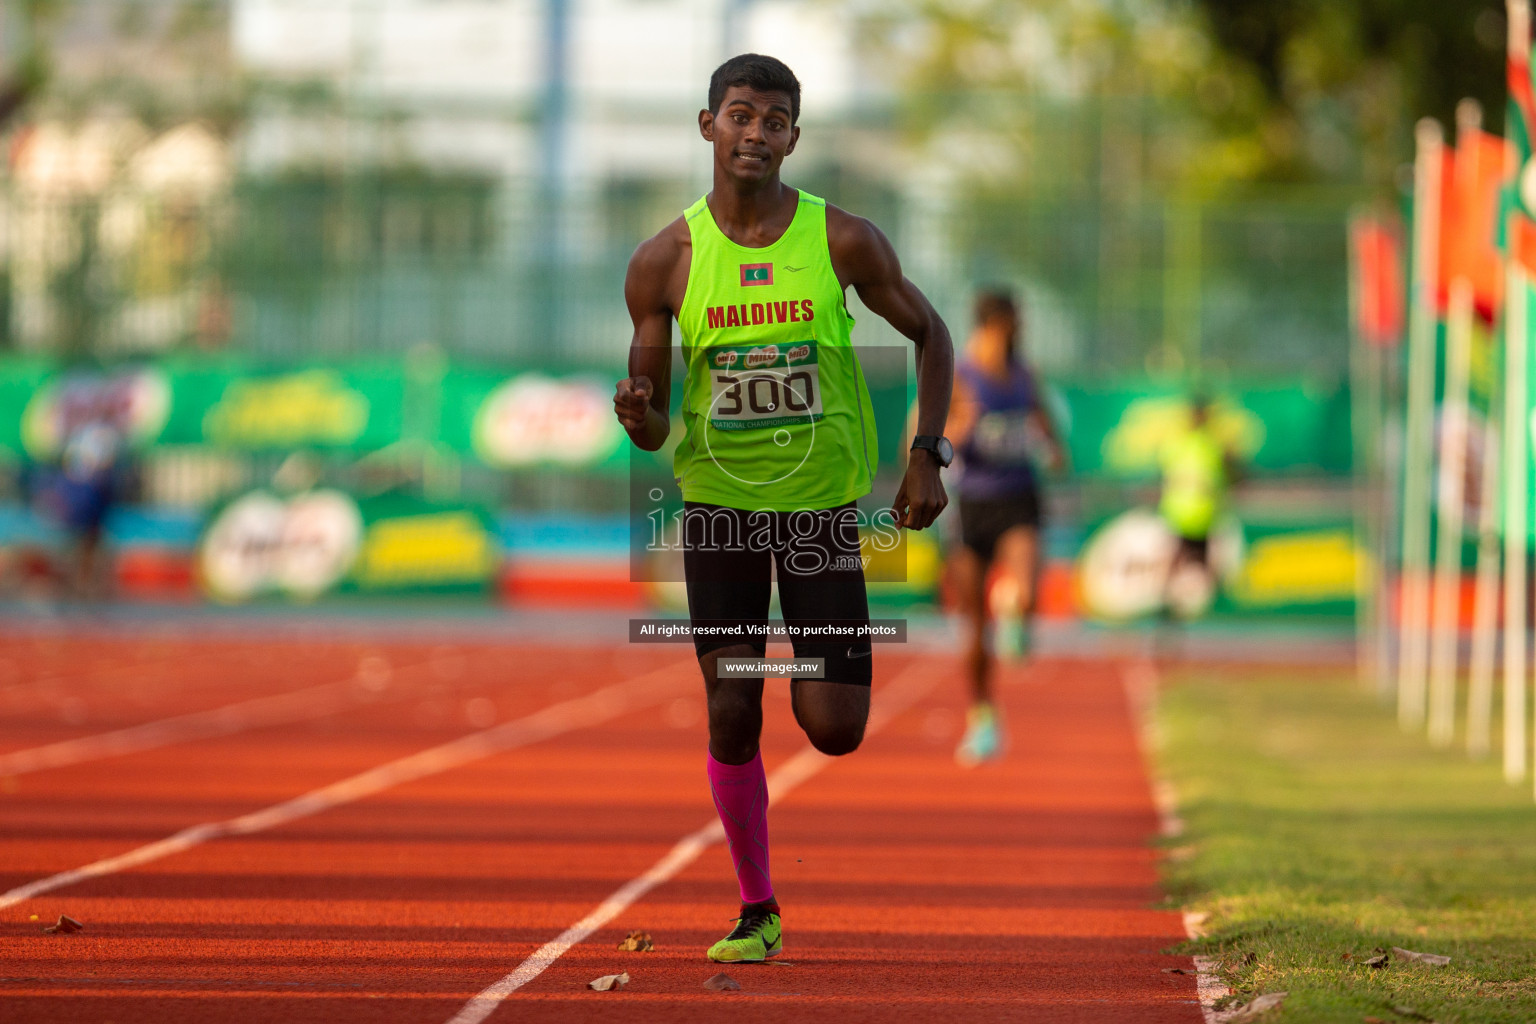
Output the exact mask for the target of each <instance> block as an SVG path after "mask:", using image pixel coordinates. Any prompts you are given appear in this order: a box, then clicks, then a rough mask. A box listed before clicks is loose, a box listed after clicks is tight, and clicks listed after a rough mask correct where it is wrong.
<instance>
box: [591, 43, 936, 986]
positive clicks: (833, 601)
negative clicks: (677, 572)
mask: <svg viewBox="0 0 1536 1024" xmlns="http://www.w3.org/2000/svg"><path fill="white" fill-rule="evenodd" d="M799 115H800V83H799V82H798V81H797V80H796V78H795V76H794V74H793V73H792V72H791V71H790V70H789V68H787V67H785V66H784V65H783V64H782V63H781V62H779V61H777V60H775V59H773V58H772V57H764V56H760V55H758V54H743V55H741V56H739V57H733V58H732V59H731V60H729V61H726V62H725V63H724V64H722V65H721V66H720V67H719V68H718V69H717V70H716V71H715V73H714V75H713V77H712V78H711V79H710V83H709V107H708V109H706V110H702V111H700V112H699V131H700V134H702V135H703V137H704V139H705V141H707V142H709V143H710V144H711V145H712V146H713V147H714V187H713V188H712V189H711V190H710V192H709V194H708V195H706V196H705V197H704V198H702V199H700V200H699V201H698V202H696V203H694V204H693V205H692V206H691V207H689V208H688V210H687V211H686V212H685V213H684V214H683V216H682V217H680V218H679V219H678V220H676V221H673V222H672V223H671V224H669V225H668V226H667V227H666V228H665V229H663V230H662V231H661V233H660V234H658V235H656V236H655V237H654V238H652V239H650V240H649V241H647V242H645V243H644V244H642V245H641V246H640V248H639V249H637V250H636V251H635V255H634V258H633V259H632V260H631V261H630V265H629V273H628V276H627V277H626V279H625V282H624V294H625V300H626V301H627V302H628V304H629V311H630V316H631V318H632V319H633V321H634V327H635V331H634V339H633V341H632V342H631V346H630V354H629V373H630V376H629V377H628V378H626V379H625V380H621V381H619V383H618V388H617V392H616V394H615V396H614V409H615V411H616V412H617V414H618V418H619V421H620V422H621V423H622V424H623V425H624V428H625V430H626V431H628V433H629V436H630V439H631V440H632V441H633V442H634V443H635V444H636V445H638V446H639V447H640V448H643V449H645V450H647V451H655V450H657V449H659V448H660V447H661V446H662V445H663V444H664V443H665V442H666V440H667V437H668V434H669V433H670V430H671V424H670V420H669V417H668V410H669V408H670V396H671V367H672V351H671V345H672V321H673V320H674V319H675V320H676V321H677V323H678V328H679V331H680V333H681V334H682V342H683V356H684V362H685V365H686V367H687V371H686V373H687V376H686V379H685V381H684V383H683V397H682V403H681V404H682V414H683V422H684V426H685V427H686V435H685V436H684V437H683V439H682V440H681V442H680V443H679V445H678V448H677V453H676V455H675V457H674V460H673V470H674V473H675V475H676V476H677V478H678V481H679V482H680V484H681V485H682V492H683V501H684V517H685V519H684V556H683V570H684V575H685V577H686V580H687V587H688V610H689V615H690V617H691V619H692V621H693V624H694V628H695V639H694V643H695V651H696V652H697V654H698V659H699V667H700V669H701V670H702V672H703V675H704V688H705V693H706V696H707V698H708V706H709V757H708V762H707V765H708V775H709V782H710V789H711V792H712V793H713V795H714V799H715V807H716V810H717V811H718V812H719V814H720V822H721V824H722V825H723V826H724V827H725V833H726V838H727V840H728V841H729V844H730V849H731V857H732V860H733V861H734V863H735V865H736V878H737V881H738V883H739V886H740V890H741V904H742V906H741V916H740V917H739V918H737V923H736V927H735V928H734V929H733V930H732V931H731V933H730V934H729V935H727V936H726V937H725V938H724V939H721V940H720V941H719V942H717V943H715V944H714V946H712V947H711V948H710V950H709V954H708V955H709V958H710V959H711V960H716V961H721V962H741V961H746V962H754V961H761V960H765V959H767V958H769V957H772V956H776V955H777V954H778V953H779V951H780V949H781V948H782V938H781V932H780V921H779V904H778V902H777V901H776V900H775V898H774V891H773V883H772V881H771V879H770V875H769V858H768V826H767V803H768V790H767V781H766V778H765V776H764V772H763V762H762V757H761V755H760V754H759V752H758V738H759V735H760V734H761V732H762V722H763V709H762V694H763V679H762V677H761V676H760V675H759V676H757V677H755V678H742V677H740V676H731V675H728V674H726V672H725V671H724V670H722V669H721V667H720V664H719V663H720V661H721V659H730V658H761V657H762V656H763V654H764V651H765V647H766V644H765V643H764V641H763V640H762V639H761V638H758V639H754V638H753V635H752V633H751V632H750V631H749V627H751V626H753V625H754V624H766V622H767V616H768V605H769V596H770V593H769V589H770V578H771V576H770V573H771V571H772V569H773V567H774V566H775V565H776V566H777V572H778V585H779V601H780V605H781V607H782V609H783V612H784V619H785V622H786V623H787V624H788V625H790V626H795V625H797V624H798V625H800V626H812V625H815V624H818V623H819V624H821V625H823V626H825V625H828V624H838V623H842V624H854V625H857V624H865V625H867V623H868V621H869V606H868V602H867V600H866V596H865V590H864V573H863V568H862V564H861V562H860V561H859V558H858V550H859V548H858V543H859V541H858V531H857V528H856V525H857V524H856V516H857V509H856V506H855V504H854V502H855V500H856V499H857V498H859V497H861V496H863V495H865V494H867V493H869V490H870V478H871V474H872V470H873V466H874V463H875V459H876V455H875V440H874V422H873V420H874V417H873V410H872V407H871V405H870V401H869V394H868V390H867V388H866V387H865V384H864V378H863V374H862V372H861V371H860V370H859V364H858V360H857V359H856V358H855V357H854V354H853V351H852V348H851V337H850V332H851V329H852V327H853V318H852V317H851V316H850V315H849V314H848V310H847V307H846V305H845V301H844V293H845V289H847V288H848V286H850V285H851V286H853V288H854V289H855V290H856V291H857V292H858V294H859V298H861V299H862V300H863V301H864V304H865V305H867V306H868V307H869V308H870V309H872V310H873V311H875V312H876V313H878V314H879V315H880V316H882V317H884V318H885V319H886V320H888V321H889V322H890V323H891V324H892V326H894V327H895V328H896V329H897V330H899V331H900V332H901V333H902V334H903V335H905V336H906V337H908V338H910V339H911V340H912V341H913V342H914V343H915V345H916V346H917V366H918V403H919V412H918V430H917V433H918V435H919V436H918V437H917V439H916V440H915V441H914V442H913V451H912V454H911V456H910V457H909V459H908V464H907V470H906V475H905V477H904V479H903V481H902V484H901V486H900V488H899V489H898V491H897V494H896V500H895V503H894V508H893V510H892V513H893V514H894V516H895V522H896V524H898V525H900V526H904V527H906V528H908V529H913V530H921V529H923V528H924V527H926V526H929V525H930V524H931V523H932V522H933V521H934V519H935V518H936V517H937V516H938V514H939V513H940V512H941V511H943V509H944V506H945V503H946V501H947V499H946V497H945V494H944V487H943V484H942V483H941V482H940V480H939V470H940V468H941V467H942V466H943V465H947V464H948V462H949V459H950V457H951V456H952V451H951V449H950V446H949V443H948V442H947V441H945V440H944V439H943V437H942V436H941V435H942V433H943V429H944V420H945V417H946V415H947V413H948V407H949V394H950V386H951V378H952V375H953V371H954V354H953V350H952V347H951V345H950V339H949V332H948V331H947V330H946V329H945V327H944V323H943V321H941V320H940V319H939V316H938V314H937V313H935V312H934V309H933V307H932V305H930V304H929V302H928V300H927V299H926V298H924V296H923V294H922V293H921V292H920V291H918V290H917V288H916V287H915V286H914V285H913V284H912V283H911V282H910V281H908V280H907V279H906V278H905V277H903V276H902V272H901V264H900V263H899V262H898V260H897V258H896V254H895V252H894V251H893V250H892V248H891V245H890V243H889V242H888V241H887V240H886V238H885V236H884V235H883V234H881V233H880V231H879V230H878V229H877V228H875V226H874V225H872V224H870V223H869V222H868V221H866V220H863V219H861V218H859V217H855V216H852V215H851V214H848V213H845V212H843V211H842V210H839V209H837V208H836V207H834V206H831V205H829V204H828V203H826V202H824V201H823V200H821V199H818V198H816V197H814V196H810V195H807V194H805V193H803V192H800V191H798V190H797V189H794V188H791V187H789V186H788V185H785V184H784V183H783V182H782V181H781V180H780V178H779V167H780V165H781V164H782V163H783V161H784V158H785V157H786V156H788V155H789V154H790V153H792V152H793V151H794V148H795V143H796V142H797V141H798V140H799V137H800V129H799V128H798V127H796V124H795V122H796V120H797V119H798V118H799ZM722 624H723V626H724V628H725V629H726V630H727V632H726V634H725V635H723V636H720V635H716V636H703V635H701V631H702V630H701V628H702V627H705V626H721V625H722ZM793 642H794V651H795V657H796V658H797V659H799V658H805V657H817V658H823V659H825V674H824V678H821V679H809V678H797V679H794V680H793V681H792V682H791V684H790V696H791V701H792V705H793V708H794V714H795V720H796V721H797V722H798V723H799V725H800V727H801V728H802V729H803V730H805V733H806V735H807V737H809V738H810V740H811V742H812V743H813V744H814V745H815V746H816V748H817V749H818V750H821V751H823V752H824V753H827V754H832V755H840V754H847V753H850V752H851V751H853V750H854V749H855V748H857V747H858V745H859V743H860V742H861V741H862V739H863V737H864V726H865V722H866V720H867V718H868V716H869V693H870V689H869V688H870V664H871V661H872V655H871V648H870V644H869V639H868V636H867V633H866V634H863V635H858V636H857V638H856V639H852V640H849V639H841V640H836V641H825V640H824V641H821V642H807V641H804V640H802V639H799V638H795V639H794V640H793Z"/></svg>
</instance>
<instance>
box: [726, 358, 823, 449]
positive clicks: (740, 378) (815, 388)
mask: <svg viewBox="0 0 1536 1024" xmlns="http://www.w3.org/2000/svg"><path fill="white" fill-rule="evenodd" d="M708 360H709V425H710V426H711V427H713V428H714V429H716V430H760V429H764V428H768V427H785V426H792V425H794V424H799V423H814V422H815V421H817V420H819V419H821V416H822V410H821V372H820V367H819V366H818V364H817V361H816V342H814V341H801V342H796V343H795V344H793V345H759V346H752V347H740V348H727V347H719V348H711V349H710V350H709V352H708Z"/></svg>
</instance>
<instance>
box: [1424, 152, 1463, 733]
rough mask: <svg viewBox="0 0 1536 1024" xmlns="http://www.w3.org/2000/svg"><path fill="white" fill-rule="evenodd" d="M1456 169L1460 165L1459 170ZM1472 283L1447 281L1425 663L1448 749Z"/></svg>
mask: <svg viewBox="0 0 1536 1024" xmlns="http://www.w3.org/2000/svg"><path fill="white" fill-rule="evenodd" d="M1459 173H1460V168H1458V174H1459ZM1472 317H1473V309H1472V282H1471V281H1469V280H1467V279H1466V278H1465V277H1458V278H1457V279H1456V280H1455V281H1453V282H1452V283H1451V300H1450V305H1449V308H1448V311H1447V319H1448V329H1447V331H1446V339H1445V397H1444V399H1443V400H1442V402H1441V405H1440V438H1439V441H1440V444H1439V453H1440V479H1439V482H1438V486H1437V487H1436V491H1437V492H1438V493H1437V495H1436V497H1437V499H1438V501H1437V504H1436V511H1437V512H1438V519H1439V527H1440V529H1439V537H1438V538H1437V539H1436V542H1435V548H1436V550H1435V568H1434V572H1435V581H1434V582H1435V595H1434V596H1435V603H1434V635H1433V646H1432V648H1431V650H1430V665H1429V669H1430V670H1429V742H1430V744H1431V745H1433V746H1435V747H1442V748H1443V747H1448V746H1450V745H1451V742H1452V740H1454V739H1455V734H1456V666H1457V653H1458V648H1459V646H1460V641H1461V622H1460V620H1461V533H1462V530H1461V525H1462V519H1463V509H1464V508H1465V505H1466V479H1467V394H1468V388H1469V382H1468V374H1469V371H1470V369H1471V362H1472Z"/></svg>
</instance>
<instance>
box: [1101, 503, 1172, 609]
mask: <svg viewBox="0 0 1536 1024" xmlns="http://www.w3.org/2000/svg"><path fill="white" fill-rule="evenodd" d="M1178 543H1179V542H1178V538H1177V537H1175V536H1174V535H1173V531H1171V530H1169V529H1168V524H1166V523H1165V522H1163V518H1162V516H1159V515H1158V514H1157V513H1155V512H1149V511H1147V510H1146V509H1132V510H1131V511H1129V512H1127V513H1125V514H1124V515H1122V516H1120V517H1119V518H1117V519H1113V520H1111V521H1110V522H1109V523H1108V524H1107V525H1105V526H1104V527H1102V528H1101V529H1100V530H1099V531H1098V532H1097V533H1095V534H1094V535H1093V537H1092V538H1090V539H1089V541H1088V544H1087V545H1086V546H1085V547H1084V548H1083V553H1082V555H1081V557H1080V558H1079V559H1078V574H1077V578H1078V589H1079V592H1080V593H1081V595H1082V600H1083V607H1084V610H1086V611H1087V612H1088V613H1089V614H1090V615H1093V616H1095V617H1097V618H1103V619H1134V618H1136V617H1138V616H1141V615H1150V614H1152V613H1153V612H1155V611H1157V610H1158V609H1159V608H1161V607H1162V606H1163V597H1164V593H1165V591H1166V588H1167V585H1168V571H1169V569H1170V568H1171V567H1172V565H1173V555H1174V552H1175V551H1176V550H1178Z"/></svg>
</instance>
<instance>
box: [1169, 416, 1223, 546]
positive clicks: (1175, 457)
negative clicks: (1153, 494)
mask: <svg viewBox="0 0 1536 1024" xmlns="http://www.w3.org/2000/svg"><path fill="white" fill-rule="evenodd" d="M1161 456H1162V458H1161V460H1160V461H1161V462H1162V466H1163V496H1162V501H1161V502H1160V503H1159V506H1158V511H1159V512H1160V513H1161V514H1162V517H1163V519H1164V520H1166V521H1167V523H1168V525H1169V526H1171V527H1173V529H1174V532H1175V533H1177V534H1179V536H1181V537H1188V538H1190V539H1192V540H1198V539H1200V538H1202V537H1204V536H1206V535H1207V534H1209V533H1210V532H1211V527H1212V526H1213V525H1214V524H1215V522H1216V517H1217V515H1219V514H1220V512H1221V507H1222V504H1223V502H1224V501H1225V499H1226V492H1227V463H1226V450H1225V449H1224V448H1223V447H1222V445H1221V442H1220V441H1218V440H1217V439H1216V438H1215V437H1214V436H1213V435H1212V433H1211V430H1210V427H1209V426H1206V427H1193V426H1192V427H1189V428H1188V429H1186V430H1185V431H1184V433H1183V434H1181V435H1179V436H1177V437H1173V438H1170V439H1169V440H1168V443H1167V444H1166V445H1164V447H1163V450H1162V453H1161Z"/></svg>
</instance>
